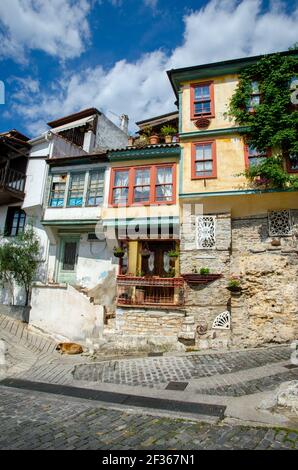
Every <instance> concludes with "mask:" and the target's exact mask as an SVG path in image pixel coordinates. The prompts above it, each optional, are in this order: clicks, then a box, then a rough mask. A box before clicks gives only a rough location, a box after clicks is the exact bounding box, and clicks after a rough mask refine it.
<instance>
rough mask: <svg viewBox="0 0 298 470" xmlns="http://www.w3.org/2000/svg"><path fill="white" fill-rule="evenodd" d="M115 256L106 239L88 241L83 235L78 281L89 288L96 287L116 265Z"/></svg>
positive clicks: (80, 246) (85, 235)
mask: <svg viewBox="0 0 298 470" xmlns="http://www.w3.org/2000/svg"><path fill="white" fill-rule="evenodd" d="M114 259H115V258H114V256H113V253H112V252H111V251H109V250H108V248H107V246H106V242H105V240H104V241H88V240H87V234H84V235H82V236H81V239H80V245H79V256H78V264H77V283H78V284H80V285H82V286H84V287H88V288H92V287H95V286H96V285H97V284H99V283H100V282H101V281H102V280H103V279H104V278H105V277H106V276H107V274H108V271H110V270H111V269H112V268H113V267H115V264H114V263H113V261H114Z"/></svg>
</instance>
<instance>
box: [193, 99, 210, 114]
mask: <svg viewBox="0 0 298 470" xmlns="http://www.w3.org/2000/svg"><path fill="white" fill-rule="evenodd" d="M194 108H195V114H207V113H210V112H211V103H210V101H202V102H198V103H195V105H194Z"/></svg>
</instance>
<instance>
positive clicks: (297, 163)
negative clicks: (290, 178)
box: [289, 154, 298, 171]
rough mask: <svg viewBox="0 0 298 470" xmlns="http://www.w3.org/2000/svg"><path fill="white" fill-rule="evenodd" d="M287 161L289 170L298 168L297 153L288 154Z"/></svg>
mask: <svg viewBox="0 0 298 470" xmlns="http://www.w3.org/2000/svg"><path fill="white" fill-rule="evenodd" d="M289 161H290V168H291V170H295V171H296V170H298V155H295V154H294V155H290V156H289Z"/></svg>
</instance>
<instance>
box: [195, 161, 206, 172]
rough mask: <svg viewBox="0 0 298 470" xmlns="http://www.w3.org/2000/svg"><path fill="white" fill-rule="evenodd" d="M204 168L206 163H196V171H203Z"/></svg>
mask: <svg viewBox="0 0 298 470" xmlns="http://www.w3.org/2000/svg"><path fill="white" fill-rule="evenodd" d="M203 170H204V163H203V162H202V163H201V162H199V163H196V172H198V171H203Z"/></svg>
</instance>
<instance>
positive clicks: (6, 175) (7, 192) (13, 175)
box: [0, 168, 26, 204]
mask: <svg viewBox="0 0 298 470" xmlns="http://www.w3.org/2000/svg"><path fill="white" fill-rule="evenodd" d="M25 183H26V175H25V173H22V172H20V171H17V170H14V169H12V168H9V169H7V168H1V169H0V204H9V203H12V202H17V201H22V200H23V199H24V195H25V194H24V190H25Z"/></svg>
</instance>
